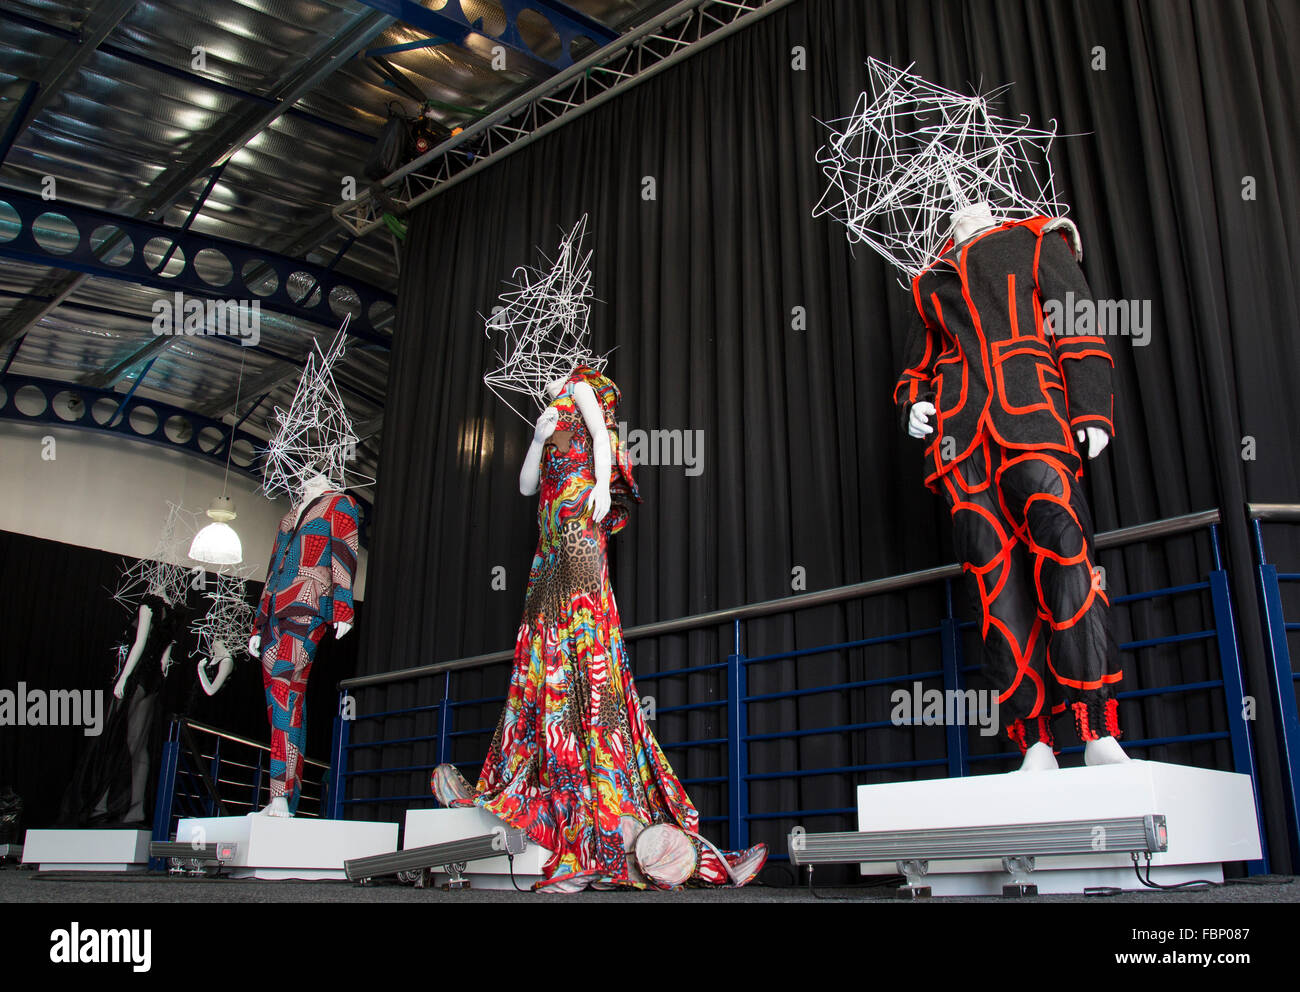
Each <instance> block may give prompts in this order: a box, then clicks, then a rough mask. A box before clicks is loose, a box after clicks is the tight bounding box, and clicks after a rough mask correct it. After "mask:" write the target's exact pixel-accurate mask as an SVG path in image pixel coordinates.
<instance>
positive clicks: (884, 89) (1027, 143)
mask: <svg viewBox="0 0 1300 992" xmlns="http://www.w3.org/2000/svg"><path fill="white" fill-rule="evenodd" d="M911 68H912V66H910V65H909V66H908V67H907V69H902V70H900V69H896V68H894V67H893V66H892V65H890V64H889V63H887V62H882V61H880V60H879V59H875V58H872V59H869V60H868V62H867V70H868V73H869V76H870V90H869V91H868V92H864V93H862V94H861V95H860V96H859V97H858V100H857V103H856V104H855V106H854V108H853V113H852V114H850V115H849V116H848V117H844V118H840V119H839V120H835V121H831V122H830V123H823V126H824V127H826V128H827V129H828V130H829V131H830V137H829V140H828V141H827V143H826V144H825V145H824V146H823V147H822V148H820V149H819V150H818V152H817V163H818V165H820V166H821V169H822V172H823V174H824V175H825V176H826V178H827V180H828V181H829V185H828V186H827V188H826V191H825V192H824V193H823V194H822V197H821V199H820V200H819V201H818V202H817V205H816V206H815V207H814V208H813V216H814V217H820V216H830V217H833V218H834V219H836V220H838V221H840V222H841V223H842V224H844V226H845V227H846V228H847V229H848V239H849V241H850V242H851V243H854V244H857V243H859V242H861V243H865V244H867V245H869V246H870V247H871V248H872V249H873V250H875V251H876V252H878V253H879V254H881V255H882V256H884V257H885V259H887V260H888V261H889V262H891V263H892V264H893V265H895V266H896V267H898V268H899V269H902V270H903V271H904V272H905V273H907V277H908V279H910V278H911V277H913V276H915V275H916V274H917V273H918V272H920V271H922V270H923V269H925V268H926V267H927V266H928V265H930V264H932V263H933V262H934V260H935V259H936V258H937V257H938V256H939V253H940V252H941V251H942V250H943V247H944V244H945V243H946V241H947V240H948V238H949V236H950V232H951V227H952V215H953V213H954V211H956V210H958V209H960V208H963V207H971V206H974V205H976V204H980V203H987V204H989V206H990V208H991V209H992V212H993V214H994V215H995V216H998V217H1001V218H1005V219H1008V220H1014V219H1021V220H1023V219H1026V218H1029V217H1034V216H1040V215H1043V216H1048V217H1058V216H1062V215H1064V214H1066V213H1067V212H1068V211H1069V206H1068V205H1067V204H1064V203H1062V202H1060V200H1059V199H1058V197H1057V192H1056V185H1055V180H1054V178H1053V175H1052V166H1051V162H1050V160H1049V159H1048V153H1049V151H1050V149H1051V145H1052V141H1053V139H1054V138H1055V137H1056V122H1055V121H1052V122H1051V126H1050V128H1048V129H1046V130H1044V129H1041V128H1036V127H1034V126H1033V125H1032V124H1031V122H1030V120H1029V118H1028V117H1023V118H1010V117H1003V116H1001V115H999V114H998V113H996V112H995V111H994V109H993V104H994V103H995V102H996V100H997V98H998V97H999V96H1000V95H1001V93H1002V92H1003V91H1004V90H1005V89H1007V87H1002V88H1000V89H997V90H994V91H992V92H990V93H985V94H979V93H976V94H973V95H966V94H962V93H958V92H957V91H955V90H950V89H945V88H944V87H942V86H939V85H937V84H935V83H932V82H930V81H929V80H928V79H925V78H924V77H922V76H918V75H916V74H915V73H913V72H911V71H910V70H911ZM904 282H905V283H906V280H904Z"/></svg>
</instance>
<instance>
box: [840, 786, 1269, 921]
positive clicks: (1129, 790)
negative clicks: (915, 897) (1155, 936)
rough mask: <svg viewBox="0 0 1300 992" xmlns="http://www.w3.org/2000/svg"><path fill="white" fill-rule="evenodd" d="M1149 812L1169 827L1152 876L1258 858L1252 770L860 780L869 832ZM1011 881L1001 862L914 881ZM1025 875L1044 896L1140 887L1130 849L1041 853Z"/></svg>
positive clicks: (988, 886) (1218, 875) (1192, 873)
mask: <svg viewBox="0 0 1300 992" xmlns="http://www.w3.org/2000/svg"><path fill="white" fill-rule="evenodd" d="M1148 814H1160V815H1163V816H1164V817H1165V818H1166V822H1167V825H1168V829H1169V850H1168V851H1166V852H1163V853H1160V854H1153V855H1152V856H1151V865H1152V870H1151V880H1152V881H1153V882H1158V883H1160V884H1162V885H1172V884H1176V883H1178V882H1184V881H1190V880H1192V879H1201V878H1203V879H1208V880H1210V881H1215V882H1217V881H1222V879H1223V867H1222V866H1223V863H1224V862H1229V861H1254V860H1256V859H1258V858H1259V857H1260V842H1259V829H1258V822H1257V820H1256V817H1255V797H1254V793H1253V791H1252V789H1251V783H1250V776H1248V775H1238V774H1235V773H1233V772H1218V771H1209V770H1206V769H1204V768H1192V767H1188V766H1185V765H1170V764H1165V763H1163V762H1157V761H1130V762H1127V763H1125V764H1121V765H1101V766H1098V767H1095V768H1087V767H1080V768H1062V769H1059V770H1056V771H1044V772H1024V773H1021V772H1009V773H1007V774H1004V775H974V776H970V777H967V778H946V779H930V780H927V781H923V782H896V783H889V784H884V785H863V786H859V787H858V829H859V830H867V831H872V830H913V829H916V830H919V829H926V828H943V827H976V826H995V825H1000V824H1012V823H1050V822H1059V821H1065V820H1088V819H1094V818H1095V819H1099V820H1100V819H1110V818H1114V817H1127V816H1146V815H1148ZM860 867H861V869H862V872H863V874H865V875H892V874H895V873H896V872H897V868H896V866H895V863H894V862H892V861H891V862H872V863H866V864H862V865H861V866H860ZM1145 873H1146V868H1145V859H1144V860H1143V874H1144V875H1145ZM1010 881H1011V878H1010V876H1009V875H1007V873H1006V872H1004V871H1003V870H1002V864H1001V861H1000V860H999V859H971V860H964V861H938V860H931V861H930V870H929V874H927V875H926V876H925V878H924V880H923V881H921V882H920V884H923V885H929V886H930V888H931V891H932V893H933V894H934V895H936V896H944V895H1001V894H1002V886H1003V885H1004V884H1006V883H1008V882H1010ZM1028 881H1030V882H1032V883H1034V884H1036V885H1037V886H1038V891H1039V893H1040V894H1043V895H1046V894H1049V893H1078V892H1082V891H1083V890H1084V888H1086V887H1092V886H1114V887H1116V888H1122V889H1142V888H1143V886H1142V883H1141V882H1139V881H1138V879H1137V876H1136V875H1135V874H1134V872H1133V864H1132V861H1131V860H1130V858H1129V855H1127V854H1123V853H1115V854H1087V855H1071V856H1054V857H1040V858H1037V859H1036V867H1035V870H1034V871H1033V872H1031V873H1030V874H1029V875H1028Z"/></svg>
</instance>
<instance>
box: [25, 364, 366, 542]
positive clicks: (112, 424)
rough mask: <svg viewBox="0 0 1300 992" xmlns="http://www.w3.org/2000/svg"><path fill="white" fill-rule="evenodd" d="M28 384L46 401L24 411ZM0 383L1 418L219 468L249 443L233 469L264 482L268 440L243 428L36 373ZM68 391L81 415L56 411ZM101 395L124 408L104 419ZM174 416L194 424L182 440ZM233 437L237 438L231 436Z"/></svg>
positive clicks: (364, 518) (176, 408)
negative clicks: (170, 429) (139, 416)
mask: <svg viewBox="0 0 1300 992" xmlns="http://www.w3.org/2000/svg"><path fill="white" fill-rule="evenodd" d="M27 386H31V387H34V388H35V389H36V390H38V391H39V392H40V394H41V396H42V397H43V399H44V402H43V403H42V404H41V410H40V411H39V412H37V413H25V412H24V411H23V410H21V409H20V408H19V406H18V403H17V399H16V397H17V395H18V392H19V390H21V389H23V388H24V387H27ZM0 387H2V388H0V393H2V394H3V395H0V420H8V421H13V422H16V423H26V424H49V425H51V426H57V427H71V428H74V429H77V430H87V431H95V432H98V433H100V434H114V435H117V436H118V437H125V438H128V439H130V440H133V441H143V442H145V443H146V444H156V445H160V446H162V447H166V448H170V449H172V450H175V451H183V452H185V453H186V454H189V455H193V456H194V457H196V458H202V459H204V460H206V461H209V462H212V463H214V464H216V465H220V466H225V464H226V444H227V443H237V442H239V441H244V442H246V443H247V444H248V445H249V446H250V447H251V448H252V450H253V451H254V457H253V460H252V461H251V462H250V463H249V464H247V465H241V464H240V463H239V461H237V460H234V459H232V460H231V463H230V468H231V471H235V472H240V473H242V474H243V475H245V476H247V477H248V478H251V479H257V480H260V479H261V477H262V474H261V461H262V453H263V449H264V448H265V445H266V442H265V441H264V440H262V439H261V438H260V437H258V436H257V435H256V434H252V433H249V432H248V431H243V430H239V429H238V427H235V428H234V429H232V428H231V427H230V425H228V424H226V423H225V422H223V421H221V420H214V419H212V418H211V417H204V416H203V415H201V414H198V413H195V412H194V411H193V410H185V409H182V408H181V407H178V406H172V405H171V404H169V403H161V402H159V401H157V400H151V399H136V398H135V397H133V396H128V397H125V398H124V397H123V396H122V394H121V393H118V392H115V391H114V390H111V389H94V388H91V387H88V386H83V385H80V384H78V383H71V382H58V381H56V380H53V379H38V378H35V377H33V376H25V375H13V374H12V373H11V374H8V375H5V376H3V377H0ZM65 392H67V393H72V394H73V395H75V396H77V397H79V398H80V399H81V401H82V402H81V410H80V412H79V413H77V412H74V411H70V410H65V411H63V414H64V415H61V414H60V413H59V412H58V411H56V410H55V408H54V398H55V397H56V396H58V395H59V394H60V393H65ZM101 399H107V400H109V401H110V402H112V403H113V404H114V405H115V406H118V405H120V406H121V409H120V410H117V411H115V412H114V414H113V415H112V416H111V417H108V418H107V419H106V420H105V421H103V422H101V421H100V420H99V419H97V418H96V417H95V406H96V405H97V404H98V403H99V401H100V400H101ZM137 410H140V411H141V412H142V413H145V414H152V415H153V416H152V418H150V417H148V416H146V417H144V418H143V419H144V420H145V421H147V420H149V419H152V420H153V421H154V425H153V428H152V430H140V429H137V426H136V424H134V423H132V420H131V418H132V414H134V413H135V412H136V411H137ZM172 418H179V419H180V421H182V422H183V423H185V424H186V425H188V426H189V428H190V430H189V436H188V437H187V438H185V439H184V440H179V441H178V440H175V439H173V438H171V437H169V436H168V434H167V425H168V423H169V422H171V421H172ZM208 428H211V429H212V430H214V431H216V432H217V433H218V435H219V436H220V440H218V441H217V443H216V444H215V445H214V446H213V447H212V448H211V449H204V448H203V446H202V445H201V444H199V436H200V434H202V433H203V432H204V431H205V430H207V429H208ZM232 435H233V440H231V436H232ZM352 495H353V496H354V497H355V499H356V500H357V502H358V503H360V504H361V505H362V507H363V508H364V511H365V512H364V513H363V516H362V519H363V521H365V520H368V519H369V516H370V510H371V505H370V501H369V500H367V499H366V498H365V497H363V496H361V495H359V494H357V493H356V492H355V491H353V492H352ZM363 538H364V533H363Z"/></svg>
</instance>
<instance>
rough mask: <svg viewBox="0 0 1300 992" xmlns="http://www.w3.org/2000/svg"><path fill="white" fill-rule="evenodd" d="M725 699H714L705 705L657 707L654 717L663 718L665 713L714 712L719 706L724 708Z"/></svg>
mask: <svg viewBox="0 0 1300 992" xmlns="http://www.w3.org/2000/svg"><path fill="white" fill-rule="evenodd" d="M726 705H727V701H726V700H725V699H714V700H711V701H710V702H707V703H683V704H681V705H680V706H657V707H655V715H656V716H663V715H664V714H665V713H685V712H687V711H689V710H715V709H717V708H718V707H719V706H726Z"/></svg>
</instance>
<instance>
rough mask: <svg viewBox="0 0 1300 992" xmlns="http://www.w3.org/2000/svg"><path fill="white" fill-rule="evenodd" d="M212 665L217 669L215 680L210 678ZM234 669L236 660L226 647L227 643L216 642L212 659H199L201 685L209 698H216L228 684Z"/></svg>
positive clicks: (213, 646)
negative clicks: (209, 673)
mask: <svg viewBox="0 0 1300 992" xmlns="http://www.w3.org/2000/svg"><path fill="white" fill-rule="evenodd" d="M212 665H215V666H216V669H217V674H216V677H215V678H209V677H208V667H209V666H212ZM234 667H235V659H234V658H232V657H231V656H230V649H229V648H227V647H226V643H225V641H221V640H218V641H216V642H215V643H214V644H213V645H212V657H211V658H200V659H199V667H198V673H199V683H200V684H201V685H202V686H203V691H204V692H206V693H207V694H208V695H209V696H215V695H216V694H217V693H218V692H220V691H221V687H222V686H223V685H225V684H226V679H227V678H229V677H230V672H231V670H232V669H233V668H234Z"/></svg>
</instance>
